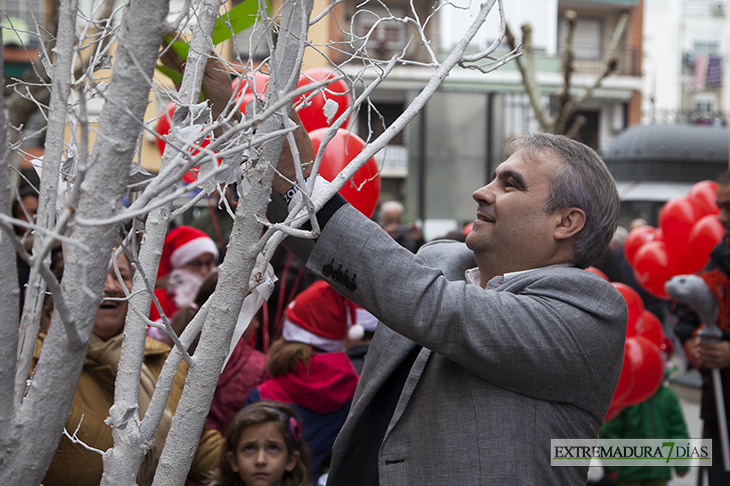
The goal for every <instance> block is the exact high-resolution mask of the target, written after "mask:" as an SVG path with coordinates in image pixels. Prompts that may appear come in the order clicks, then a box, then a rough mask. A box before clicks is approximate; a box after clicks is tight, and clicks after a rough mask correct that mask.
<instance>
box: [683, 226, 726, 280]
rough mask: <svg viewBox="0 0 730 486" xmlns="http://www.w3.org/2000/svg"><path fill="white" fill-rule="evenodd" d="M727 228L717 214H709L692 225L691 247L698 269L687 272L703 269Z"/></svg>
mask: <svg viewBox="0 0 730 486" xmlns="http://www.w3.org/2000/svg"><path fill="white" fill-rule="evenodd" d="M724 235H725V229H724V228H723V227H722V223H720V222H719V221H718V220H717V216H715V215H712V214H711V215H707V216H705V217H703V218H701V219H700V220H699V221H697V222H696V223H695V224H694V226H692V231H690V233H689V247H690V249H691V250H692V260H693V262H694V263H695V266H696V267H697V269H696V270H694V271H692V272H687V273H694V272H696V271H698V270H701V269H703V268H704V267H705V265H707V262H708V261H709V260H710V252H712V249H713V248H715V245H717V244H718V243H719V242H720V240H722V237H723V236H724Z"/></svg>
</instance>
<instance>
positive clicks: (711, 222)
mask: <svg viewBox="0 0 730 486" xmlns="http://www.w3.org/2000/svg"><path fill="white" fill-rule="evenodd" d="M716 191H717V183H716V182H712V181H702V182H698V183H697V184H695V185H693V186H692V188H691V189H690V191H689V194H687V195H686V196H680V197H676V198H674V199H671V200H669V201H667V203H666V204H664V206H663V207H662V209H661V211H660V213H659V228H658V229H657V228H653V227H651V226H639V227H637V228H634V229H633V230H631V232H630V233H629V235H628V237H627V238H626V242H625V243H624V254H625V255H626V259H627V260H628V262H629V264H630V265H631V267H632V268H633V269H634V275H635V276H636V280H637V281H638V282H639V283H640V284H641V286H642V287H643V288H645V289H646V290H647V291H648V292H650V293H651V294H652V295H655V296H657V297H660V298H665V299H666V298H668V296H667V293H666V292H665V291H664V283H665V282H666V281H667V280H668V279H669V278H670V277H673V276H675V275H682V274H687V273H694V272H697V271H698V270H701V269H702V268H703V267H704V266H705V264H707V261H708V259H709V256H710V252H711V251H712V248H713V247H714V246H715V245H716V244H717V243H718V242H719V241H720V240H721V239H722V235H723V229H722V225H721V224H720V223H719V222H718V221H717V213H718V209H717V205H716V204H715V194H716Z"/></svg>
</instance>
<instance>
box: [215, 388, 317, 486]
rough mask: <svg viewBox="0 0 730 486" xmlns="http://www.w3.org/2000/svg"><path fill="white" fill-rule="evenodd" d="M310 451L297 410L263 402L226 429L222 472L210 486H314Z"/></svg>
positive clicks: (252, 407)
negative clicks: (304, 438) (310, 475)
mask: <svg viewBox="0 0 730 486" xmlns="http://www.w3.org/2000/svg"><path fill="white" fill-rule="evenodd" d="M308 463H309V452H308V451H307V446H306V445H305V444H304V441H302V427H301V424H300V423H299V421H298V420H297V418H296V415H295V413H294V410H292V408H291V407H289V406H288V405H285V404H283V403H277V402H271V401H262V402H258V403H255V404H253V405H249V406H247V407H245V408H244V409H242V410H241V411H240V412H238V413H237V414H236V416H235V417H234V418H233V420H232V421H231V423H230V425H229V426H228V429H227V430H226V435H225V442H224V444H223V449H222V451H221V459H220V469H219V470H217V471H216V473H215V474H214V476H213V478H212V480H211V481H210V482H209V483H208V485H209V486H310V484H311V483H310V481H309V472H308V470H307V464H308Z"/></svg>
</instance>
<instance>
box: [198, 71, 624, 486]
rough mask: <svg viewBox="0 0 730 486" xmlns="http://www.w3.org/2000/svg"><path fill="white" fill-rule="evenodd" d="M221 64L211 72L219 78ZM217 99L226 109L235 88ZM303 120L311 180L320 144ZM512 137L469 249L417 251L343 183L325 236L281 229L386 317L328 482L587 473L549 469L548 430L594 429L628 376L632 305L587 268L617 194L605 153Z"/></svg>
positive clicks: (539, 480)
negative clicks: (363, 209) (357, 203)
mask: <svg viewBox="0 0 730 486" xmlns="http://www.w3.org/2000/svg"><path fill="white" fill-rule="evenodd" d="M214 63H215V61H213V63H209V66H210V67H211V68H210V69H206V72H207V73H208V74H209V75H210V76H219V77H221V78H222V76H221V75H218V74H216V72H215V71H216V70H215V69H214V66H215V65H214ZM222 74H223V75H224V74H225V73H222ZM221 80H222V79H221ZM220 85H221V86H222V87H224V88H225V84H223V83H221V84H220ZM210 95H211V96H212V97H213V99H212V100H211V101H212V104H213V106H225V102H226V100H228V99H229V98H230V96H231V92H230V91H228V90H227V89H221V90H218V91H215V92H211V93H210ZM292 119H293V120H294V121H295V122H298V123H299V128H298V129H297V130H295V131H294V132H293V136H294V140H295V143H296V145H297V149H298V154H299V159H300V160H301V162H303V164H302V169H303V171H304V175H305V177H307V176H309V171H310V170H311V164H309V162H310V161H312V160H313V159H314V154H313V150H312V145H311V140H310V139H309V137H308V135H307V133H306V130H305V129H304V127H303V126H302V125H301V122H300V121H299V120H298V117H297V116H296V114H295V113H294V114H293V115H292ZM509 148H510V150H511V151H512V152H513V153H512V154H511V155H510V156H509V157H508V158H507V160H505V161H504V162H503V163H502V164H500V165H499V166H498V167H497V169H496V170H495V173H494V179H493V181H492V182H490V183H489V184H487V185H486V186H484V187H482V188H480V189H477V190H476V191H474V193H473V194H472V197H473V199H474V200H475V202H476V203H477V210H476V219H475V221H474V224H473V228H472V230H471V232H470V233H469V235H468V236H467V239H466V244H465V245H464V244H462V243H459V242H451V241H445V240H443V241H438V242H436V243H434V244H429V245H425V246H424V247H422V248H421V250H420V251H419V254H418V255H417V256H415V255H413V254H412V253H411V252H409V251H408V250H405V249H403V248H402V247H401V246H400V245H398V244H397V243H396V242H395V241H394V240H393V239H392V238H391V237H390V236H389V235H388V234H387V233H386V232H385V231H383V230H382V229H381V228H380V227H379V226H378V225H377V224H375V223H374V222H372V221H370V220H369V219H368V218H366V217H365V216H363V215H362V214H361V213H359V211H357V210H356V209H354V208H353V207H352V206H350V205H349V204H347V203H346V202H345V200H344V199H343V198H342V197H341V196H340V195H338V194H335V195H334V196H333V197H332V199H330V201H329V202H327V203H326V204H325V205H324V206H323V207H322V208H321V209H320V210H319V211H318V212H317V219H318V221H319V227H320V229H321V234H320V235H319V237H318V238H317V239H316V240H311V239H303V238H296V237H291V236H290V237H288V238H287V239H286V240H284V244H285V245H286V246H287V247H288V249H289V250H290V251H292V252H293V253H294V254H295V255H296V256H297V258H299V259H300V260H301V261H303V262H306V267H307V269H308V270H310V271H311V272H313V273H315V274H317V275H319V276H320V277H322V278H324V279H325V280H326V281H327V282H329V283H330V284H331V285H332V286H334V287H335V288H336V289H337V290H338V292H341V293H342V294H343V295H345V296H347V298H348V299H350V300H352V301H353V302H355V303H356V304H358V305H360V306H361V307H363V308H364V309H366V310H367V311H369V312H370V313H372V314H373V315H374V316H375V317H376V318H377V319H378V320H379V321H380V322H381V324H382V325H379V328H378V330H377V332H376V334H375V336H374V338H373V341H372V343H371V345H370V349H369V351H368V358H367V360H366V362H365V365H364V367H363V374H362V378H361V381H360V384H359V386H358V394H357V396H356V398H355V400H354V401H353V403H352V408H351V411H350V414H349V415H348V418H347V421H346V423H345V425H344V426H343V428H342V430H341V431H340V434H339V435H338V438H337V441H336V442H335V444H334V446H333V450H332V467H331V469H330V471H329V478H328V484H332V485H341V484H348V485H363V486H364V485H378V484H380V485H399V486H400V485H407V484H413V485H416V484H418V485H420V484H454V483H456V484H470V485H477V484H545V483H549V484H561V485H568V484H585V482H586V480H587V473H588V467H587V466H580V467H552V466H551V465H550V440H551V439H553V438H556V437H567V438H596V437H598V432H599V429H600V426H601V424H602V423H603V418H604V417H605V414H606V412H607V410H608V407H609V404H610V402H611V398H612V396H613V392H614V389H615V387H616V384H617V382H618V378H619V375H620V373H621V367H622V355H623V352H622V351H623V346H624V339H625V334H626V321H627V314H628V312H627V308H626V304H625V302H624V300H623V298H622V297H621V295H620V294H619V293H618V291H617V290H616V289H615V288H614V287H613V286H612V285H611V284H610V283H608V282H607V281H605V280H604V279H603V278H601V277H599V276H597V275H595V274H593V273H591V272H586V271H584V270H583V269H584V268H586V267H588V266H590V265H591V264H592V263H594V262H595V261H596V260H597V259H598V258H599V257H600V256H601V255H602V254H603V252H604V251H605V250H606V248H607V247H608V244H609V242H610V240H611V237H612V236H613V234H614V231H615V229H616V227H617V225H618V216H619V197H618V192H617V190H616V184H615V181H614V180H613V178H612V177H611V174H610V172H609V171H608V169H607V168H606V165H605V164H604V163H603V161H602V160H601V159H600V157H598V155H597V154H596V153H595V152H594V151H593V150H591V149H590V148H589V147H587V146H585V145H583V144H581V143H578V142H575V141H573V140H570V139H568V138H567V137H563V136H559V135H551V134H545V133H535V134H530V135H528V136H526V137H524V138H522V139H520V140H517V141H515V142H514V143H512V144H511V145H510V147H509ZM295 174H296V170H295V167H294V157H292V155H291V152H290V151H289V150H288V145H287V144H286V142H285V144H284V150H282V153H281V156H280V158H279V161H278V164H277V174H276V175H275V176H274V181H273V188H274V190H275V191H276V192H277V193H278V194H279V195H280V196H281V197H278V196H276V195H274V196H273V197H272V198H271V202H270V204H269V211H268V214H267V216H268V219H269V221H272V222H279V221H283V220H284V219H285V217H286V215H287V213H288V210H289V209H290V208H293V206H294V205H296V204H298V203H299V202H300V200H301V198H302V197H303V196H302V195H301V190H300V188H299V187H298V186H296V185H295V184H294V183H292V181H295V180H296V177H295ZM318 183H319V184H318V185H317V186H318V187H322V186H326V182H325V181H324V180H319V181H318ZM285 197H286V199H285ZM313 197H315V198H316V197H317V194H314V195H313ZM272 374H273V373H272Z"/></svg>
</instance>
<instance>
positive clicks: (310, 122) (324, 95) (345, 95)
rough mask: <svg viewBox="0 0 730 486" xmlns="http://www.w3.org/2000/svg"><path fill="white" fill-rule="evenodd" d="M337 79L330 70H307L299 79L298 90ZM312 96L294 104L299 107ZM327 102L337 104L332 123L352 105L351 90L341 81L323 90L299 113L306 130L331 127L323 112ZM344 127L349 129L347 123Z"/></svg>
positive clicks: (303, 97)
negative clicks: (308, 85)
mask: <svg viewBox="0 0 730 486" xmlns="http://www.w3.org/2000/svg"><path fill="white" fill-rule="evenodd" d="M335 77H337V75H336V74H335V73H333V72H332V71H330V70H328V69H324V68H312V69H307V70H306V71H304V72H303V73H302V76H301V77H300V78H299V83H298V84H297V88H301V87H302V86H305V85H307V84H310V83H313V82H319V81H324V80H326V79H333V78H335ZM311 94H312V93H311V92H310V93H307V94H306V95H304V96H302V97H301V98H299V99H298V100H296V101H295V102H294V104H295V105H297V104H299V103H301V102H302V101H303V100H304V99H305V98H306V97H307V96H310V95H311ZM327 100H332V101H334V102H335V103H337V111H336V112H335V115H334V116H333V117H332V118H331V120H330V121H331V122H334V121H335V120H337V119H338V118H339V117H340V115H342V114H343V113H344V112H345V111H346V110H347V109H348V108H349V107H350V105H351V104H352V101H351V97H350V88H349V87H348V86H347V84H346V83H345V82H344V81H343V80H341V79H340V80H339V81H335V82H334V83H331V84H329V85H328V86H327V87H325V88H321V89H320V90H319V92H318V93H317V94H316V95H315V96H313V97H311V98H310V99H309V101H308V102H307V105H306V106H305V107H304V108H302V109H300V110H299V111H298V113H299V118H300V119H301V120H302V123H303V124H304V128H305V129H306V130H307V131H308V132H311V131H313V130H317V129H318V128H327V127H329V126H330V123H327V117H326V116H325V114H324V112H323V109H324V105H325V103H326V102H327ZM348 119H349V118H348ZM342 127H343V128H347V121H345V123H343V124H342Z"/></svg>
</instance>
